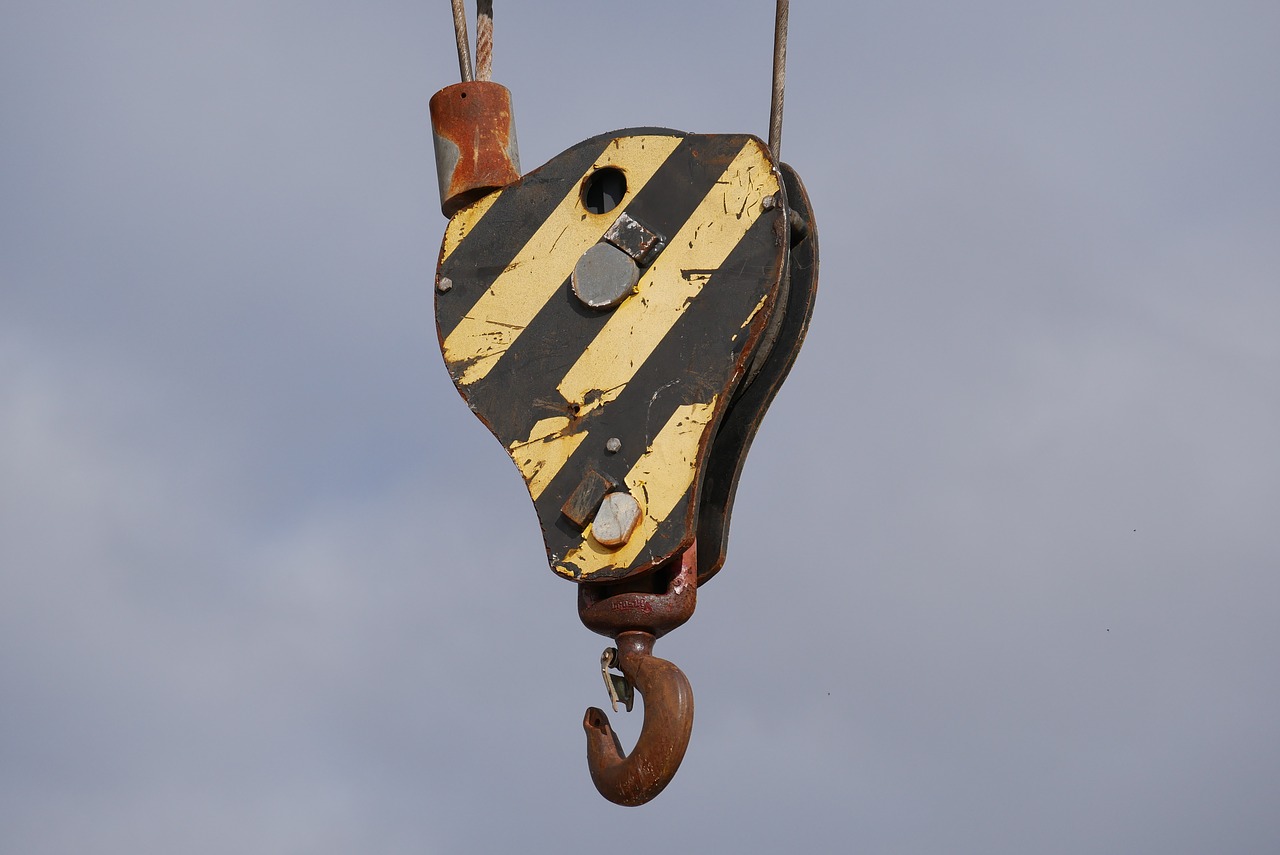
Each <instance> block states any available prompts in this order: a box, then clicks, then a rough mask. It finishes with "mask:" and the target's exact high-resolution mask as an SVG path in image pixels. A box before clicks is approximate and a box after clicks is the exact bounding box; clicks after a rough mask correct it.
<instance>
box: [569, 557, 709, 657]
mask: <svg viewBox="0 0 1280 855" xmlns="http://www.w3.org/2000/svg"><path fill="white" fill-rule="evenodd" d="M697 579H698V546H697V542H696V541H695V542H694V543H693V544H692V545H690V546H689V548H688V549H685V550H684V551H683V552H681V553H680V554H679V555H677V556H676V557H675V558H673V559H671V561H669V562H667V563H666V564H664V565H663V566H661V567H659V568H657V569H656V570H652V571H650V572H649V573H645V574H644V575H641V576H632V577H631V578H628V579H624V580H622V581H621V582H610V583H604V584H593V585H579V586H578V617H579V619H581V620H582V624H583V626H585V627H586V628H587V629H589V630H591V631H592V632H595V633H599V634H600V635H604V636H608V637H609V638H616V637H617V635H618V633H620V632H626V631H628V630H633V629H640V630H644V631H645V632H648V633H651V634H652V635H653V636H654V637H655V638H661V637H662V636H664V635H666V634H667V633H668V632H671V630H673V629H675V628H676V627H679V626H682V625H683V624H684V623H685V622H686V621H688V620H689V618H691V617H693V611H694V609H695V608H697V605H698V585H697Z"/></svg>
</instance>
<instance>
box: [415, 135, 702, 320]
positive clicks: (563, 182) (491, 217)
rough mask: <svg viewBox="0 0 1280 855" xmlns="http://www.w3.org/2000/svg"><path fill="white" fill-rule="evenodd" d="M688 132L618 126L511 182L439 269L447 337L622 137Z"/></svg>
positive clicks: (439, 314)
mask: <svg viewBox="0 0 1280 855" xmlns="http://www.w3.org/2000/svg"><path fill="white" fill-rule="evenodd" d="M650 135H652V136H684V134H682V133H681V132H679V131H672V130H667V129H665V128H636V129H632V130H626V131H613V132H611V133H607V134H600V135H599V136H596V137H592V138H591V139H589V140H584V141H583V142H580V143H578V144H577V145H575V146H574V147H572V148H570V149H568V150H566V151H564V152H562V153H561V154H558V155H556V156H555V157H554V158H552V159H551V160H549V161H547V162H546V163H545V164H543V165H542V166H540V167H539V168H537V169H535V170H534V171H533V172H530V173H529V174H527V175H525V176H524V177H523V178H521V179H520V180H519V181H517V182H516V183H514V184H511V185H509V186H508V187H506V188H505V189H504V190H503V192H502V195H500V196H499V197H498V200H497V201H496V202H494V203H493V206H492V207H491V208H490V209H489V210H488V211H487V212H486V213H485V215H484V217H483V219H482V220H481V221H480V224H479V225H478V226H477V227H475V228H473V229H472V230H471V231H470V232H469V233H468V234H467V235H466V237H464V238H463V239H462V242H461V243H460V244H459V245H458V248H457V249H455V250H454V251H453V254H451V255H450V256H449V258H448V259H446V260H445V262H444V263H443V264H441V265H440V270H439V275H441V276H447V277H449V278H450V279H451V280H453V288H452V289H451V290H450V291H449V292H448V293H446V294H439V293H437V294H436V326H437V328H438V329H439V332H440V340H441V341H444V340H445V339H447V338H448V337H449V334H450V333H452V332H453V330H454V328H455V327H457V326H458V324H459V322H461V320H462V319H463V317H465V316H466V315H467V313H468V312H470V311H471V310H472V309H473V308H474V307H475V305H476V302H477V301H479V299H480V297H481V296H482V295H483V294H484V292H485V291H487V290H488V289H489V286H491V285H492V284H493V282H494V280H495V279H497V278H498V275H499V274H501V273H502V271H504V270H506V268H507V265H508V264H510V263H511V260H512V259H514V258H515V257H516V255H517V254H519V252H520V250H521V249H523V248H524V245H525V244H526V243H527V242H528V241H529V238H530V237H532V236H533V233H534V232H535V231H537V230H538V228H539V227H540V226H541V225H542V224H543V222H545V221H546V219H547V218H548V217H550V216H551V214H552V212H553V211H555V209H556V206H557V205H559V204H560V202H561V201H562V200H563V199H564V197H565V196H566V195H568V193H569V192H570V191H571V190H573V188H574V186H575V185H576V184H577V183H578V182H579V181H581V180H582V178H583V177H584V176H585V174H586V172H587V170H588V169H590V168H591V164H593V163H595V162H596V160H597V158H599V157H600V155H601V153H602V152H603V151H604V150H605V148H607V147H608V145H609V143H611V142H613V141H614V140H615V139H617V138H618V137H622V136H650Z"/></svg>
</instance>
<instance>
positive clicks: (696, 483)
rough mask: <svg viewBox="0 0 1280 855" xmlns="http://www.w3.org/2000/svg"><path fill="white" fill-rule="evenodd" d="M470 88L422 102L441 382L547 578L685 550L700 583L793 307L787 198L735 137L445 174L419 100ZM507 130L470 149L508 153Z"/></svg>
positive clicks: (798, 205) (614, 142)
mask: <svg viewBox="0 0 1280 855" xmlns="http://www.w3.org/2000/svg"><path fill="white" fill-rule="evenodd" d="M480 85H481V84H479V83H466V84H460V85H457V86H452V87H449V88H448V89H445V90H443V91H442V92H441V93H439V94H437V95H436V97H435V98H433V99H432V102H431V112H432V119H433V122H434V124H435V127H436V145H437V156H438V158H440V159H441V164H442V165H441V170H440V175H441V178H440V185H441V197H442V199H443V200H444V209H445V211H446V213H451V216H452V218H451V220H450V222H449V225H448V227H447V228H446V231H445V237H444V244H443V246H442V248H441V251H440V263H439V268H438V270H437V275H436V289H435V290H436V324H437V329H438V333H439V338H440V346H441V350H442V351H443V354H444V361H445V364H446V366H447V367H448V370H449V374H450V376H451V377H452V378H453V381H454V383H455V385H456V386H457V388H458V391H459V392H460V393H461V394H462V397H463V399H464V400H465V401H466V402H467V404H468V405H469V406H470V407H471V409H472V410H473V411H474V412H475V414H476V415H477V416H478V417H479V418H480V420H481V421H483V422H484V423H485V425H486V426H487V427H488V428H489V430H491V431H492V432H493V434H494V436H496V437H497V438H498V440H499V442H501V443H502V445H503V447H504V448H505V449H506V450H507V452H508V453H509V454H510V456H511V458H512V459H513V460H514V461H515V464H516V466H517V468H518V469H519V470H520V473H521V475H522V476H523V477H524V480H525V483H526V484H527V486H528V489H529V495H530V496H531V497H532V498H533V503H534V506H535V509H536V511H537V515H538V519H539V522H540V524H541V528H542V534H543V539H544V541H545V544H546V550H547V557H548V561H549V563H550V565H551V568H552V570H554V571H555V572H556V573H557V574H559V575H561V576H563V577H566V578H569V579H573V580H575V581H578V582H588V583H590V582H617V581H620V580H623V579H627V578H629V577H632V576H636V575H639V574H642V573H646V572H648V571H650V570H652V569H653V568H655V567H658V566H659V565H661V564H663V563H664V562H668V561H671V560H672V559H673V558H674V557H676V556H678V555H680V554H681V553H682V552H683V551H684V550H687V549H689V548H690V547H691V546H692V544H693V543H694V541H695V539H696V540H697V543H698V578H699V582H701V581H705V580H706V579H707V578H708V577H709V576H710V575H712V574H713V573H715V572H716V571H717V570H718V569H719V568H720V566H721V564H722V563H723V561H724V551H725V546H726V543H727V538H728V516H729V509H730V507H731V505H732V501H733V493H734V487H735V485H736V483H737V479H738V474H739V472H740V471H741V467H742V460H743V458H744V456H745V454H746V450H747V448H748V447H749V445H750V443H751V439H752V438H753V436H754V434H755V430H756V427H757V426H758V424H759V422H760V419H761V418H762V417H763V414H764V410H765V408H766V407H767V406H768V404H769V402H770V401H771V400H772V398H773V395H774V393H775V392H776V391H777V388H778V386H779V385H780V384H781V382H782V379H783V378H784V377H785V375H786V373H787V371H788V370H789V368H790V366H791V362H792V361H793V359H794V357H795V353H796V351H797V350H798V349H799V346H800V342H801V341H802V340H803V337H804V332H805V329H806V328H807V325H808V320H809V316H810V312H811V310H812V305H813V296H814V292H815V289H816V281H817V277H816V272H817V243H816V240H817V236H816V231H815V230H814V229H813V228H812V222H811V220H812V217H811V214H810V210H809V206H808V199H807V197H806V196H805V193H804V188H803V185H801V184H800V181H799V178H798V177H797V176H796V175H795V173H794V172H793V171H792V170H791V169H790V167H788V166H785V165H781V164H778V163H776V162H775V161H774V159H773V157H772V155H771V154H770V152H769V149H768V147H767V146H766V145H765V144H764V143H763V142H762V141H761V140H759V139H758V138H756V137H754V136H750V135H746V134H713V135H699V134H685V133H682V132H679V131H673V130H666V129H659V128H641V129H632V130H624V131H616V132H613V133H608V134H603V135H601V136H597V137H594V138H592V139H589V140H586V141H585V142H582V143H579V144H578V145H575V146H573V147H572V148H570V149H569V150H568V151H565V152H564V153H562V154H560V155H558V156H557V157H555V158H553V159H552V160H551V161H549V162H548V163H547V164H545V165H544V166H542V167H541V168H539V169H536V170H534V171H533V172H531V173H529V174H528V175H525V176H524V177H523V178H516V177H509V178H508V179H507V180H502V181H500V179H501V178H503V177H504V176H510V175H511V173H509V172H504V171H503V170H504V169H505V170H509V169H514V167H515V164H514V147H512V148H511V149H510V152H511V156H510V157H507V158H505V159H503V160H502V168H501V169H495V171H493V172H488V171H486V170H485V169H479V168H477V169H475V171H474V172H472V171H470V170H471V166H470V162H469V161H468V158H469V157H470V156H471V155H470V154H468V153H464V154H463V155H460V156H458V157H457V161H456V163H455V164H453V165H452V167H451V168H450V169H446V168H445V167H446V166H449V165H450V162H446V161H448V158H449V157H452V156H453V155H452V154H450V152H451V151H452V149H451V148H450V146H451V145H457V139H458V137H457V136H456V135H454V134H449V135H445V134H443V133H442V132H441V128H442V126H444V125H445V124H446V122H445V121H443V120H442V119H441V118H440V117H442V116H445V115H446V111H445V108H444V105H441V107H440V109H439V110H437V99H442V100H443V98H442V96H446V94H447V93H450V92H451V91H454V90H456V96H457V97H454V96H452V95H450V96H448V97H449V99H450V103H451V105H453V106H454V107H457V106H458V105H459V104H460V103H461V102H462V101H464V100H465V101H467V102H468V104H467V106H466V108H465V109H466V110H469V109H470V108H471V104H470V102H471V100H472V98H473V97H475V96H473V94H472V93H473V92H474V91H476V90H475V89H474V88H473V87H478V86H480ZM488 86H494V84H488ZM496 88H501V87H496ZM503 92H505V90H503ZM462 95H466V98H465V99H464V98H463V97H462ZM483 97H490V96H489V95H487V94H486V95H485V96H483ZM493 97H497V96H493ZM507 103H508V106H509V101H508V102H507ZM505 115H506V116H507V117H509V115H510V111H509V109H508V110H507V113H506V114H505ZM471 121H477V122H478V121H479V120H477V119H472V120H471ZM503 121H506V120H503ZM483 127H489V126H483ZM505 127H506V126H505V125H503V122H502V121H498V122H497V123H496V124H495V125H494V126H492V127H491V128H489V130H485V131H484V132H482V133H481V134H480V135H479V139H480V142H479V143H478V145H480V146H496V145H499V144H501V143H503V140H507V139H510V140H514V135H513V134H511V133H505V135H504V132H502V129H503V128H505ZM486 134H488V136H486ZM442 140H443V141H442ZM503 151H507V149H503ZM441 152H443V154H441ZM490 153H491V152H485V153H484V154H485V156H486V157H487V155H488V154H490ZM484 160H485V157H481V156H480V155H479V154H477V156H476V158H475V161H476V162H477V163H480V162H482V161H484ZM464 163H467V164H468V165H467V166H466V169H465V170H464V167H463V164H464ZM446 175H447V176H448V178H446ZM495 186H497V189H491V188H493V187H495Z"/></svg>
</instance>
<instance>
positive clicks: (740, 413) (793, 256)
mask: <svg viewBox="0 0 1280 855" xmlns="http://www.w3.org/2000/svg"><path fill="white" fill-rule="evenodd" d="M781 171H782V178H783V183H784V186H785V189H786V200H785V206H784V205H782V204H780V205H779V208H783V207H785V210H786V212H787V221H788V224H789V226H790V242H791V247H790V253H789V260H788V265H787V270H788V272H787V277H786V281H785V283H784V288H783V291H782V293H781V294H780V296H779V299H778V303H779V309H778V312H777V313H776V315H775V317H776V318H777V321H776V326H775V325H774V324H771V329H770V330H768V331H766V335H765V338H766V339H770V338H771V339H772V341H771V342H770V343H769V344H762V345H761V349H760V353H762V354H763V356H762V357H761V358H759V359H758V360H757V362H755V363H754V364H753V365H752V366H751V371H752V373H751V374H750V375H749V378H748V380H747V381H744V382H743V384H742V385H741V386H739V388H738V391H737V394H736V395H735V396H734V399H733V401H732V402H731V403H730V405H729V412H728V413H727V414H726V415H725V418H724V421H722V422H721V424H720V429H719V431H717V433H716V438H715V442H714V444H713V445H712V447H711V453H710V455H709V458H708V462H707V475H706V479H705V481H704V482H703V491H702V503H701V505H700V506H699V509H698V544H699V554H698V584H699V585H701V584H705V583H706V581H707V580H708V579H710V578H711V577H712V576H713V575H715V573H716V572H717V571H719V569H720V568H721V566H723V564H724V560H725V555H726V552H727V550H728V548H729V516H730V514H731V513H732V511H733V499H734V494H735V492H736V490H737V486H738V477H739V476H740V475H741V473H742V466H743V464H744V463H745V462H746V459H747V452H748V451H749V450H750V448H751V442H752V440H753V439H755V435H756V430H757V429H758V428H759V427H760V422H761V420H762V419H763V418H764V414H765V410H766V409H768V407H769V404H770V403H772V401H773V398H774V396H775V395H777V393H778V389H779V388H780V387H781V386H782V381H783V380H785V379H786V377H787V373H788V372H790V370H791V366H792V364H793V363H794V362H795V359H796V355H797V354H798V353H799V351H800V346H801V345H802V344H803V343H804V337H805V333H806V332H807V331H808V329H809V319H810V317H811V316H812V315H813V305H814V301H815V298H816V296H817V290H818V230H817V225H816V224H815V222H814V218H813V209H812V207H811V206H810V204H809V196H808V193H806V192H805V189H804V184H803V183H802V182H801V181H800V176H799V175H797V174H796V172H795V170H794V169H792V168H791V167H790V166H788V165H787V164H785V163H784V164H782V168H781ZM796 221H798V222H800V223H802V224H803V225H802V227H800V228H797V227H796V225H795V222H796ZM766 347H768V350H767V351H766V350H765V348H766Z"/></svg>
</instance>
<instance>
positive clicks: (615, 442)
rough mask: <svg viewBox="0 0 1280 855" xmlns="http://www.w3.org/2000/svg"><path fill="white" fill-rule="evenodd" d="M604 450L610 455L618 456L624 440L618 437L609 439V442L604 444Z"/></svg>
mask: <svg viewBox="0 0 1280 855" xmlns="http://www.w3.org/2000/svg"><path fill="white" fill-rule="evenodd" d="M604 450H605V451H607V452H609V453H610V454H617V453H618V452H619V451H621V450H622V440H620V439H618V438H617V437H616V436H611V437H609V440H608V441H607V442H606V443H605V444H604Z"/></svg>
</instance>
